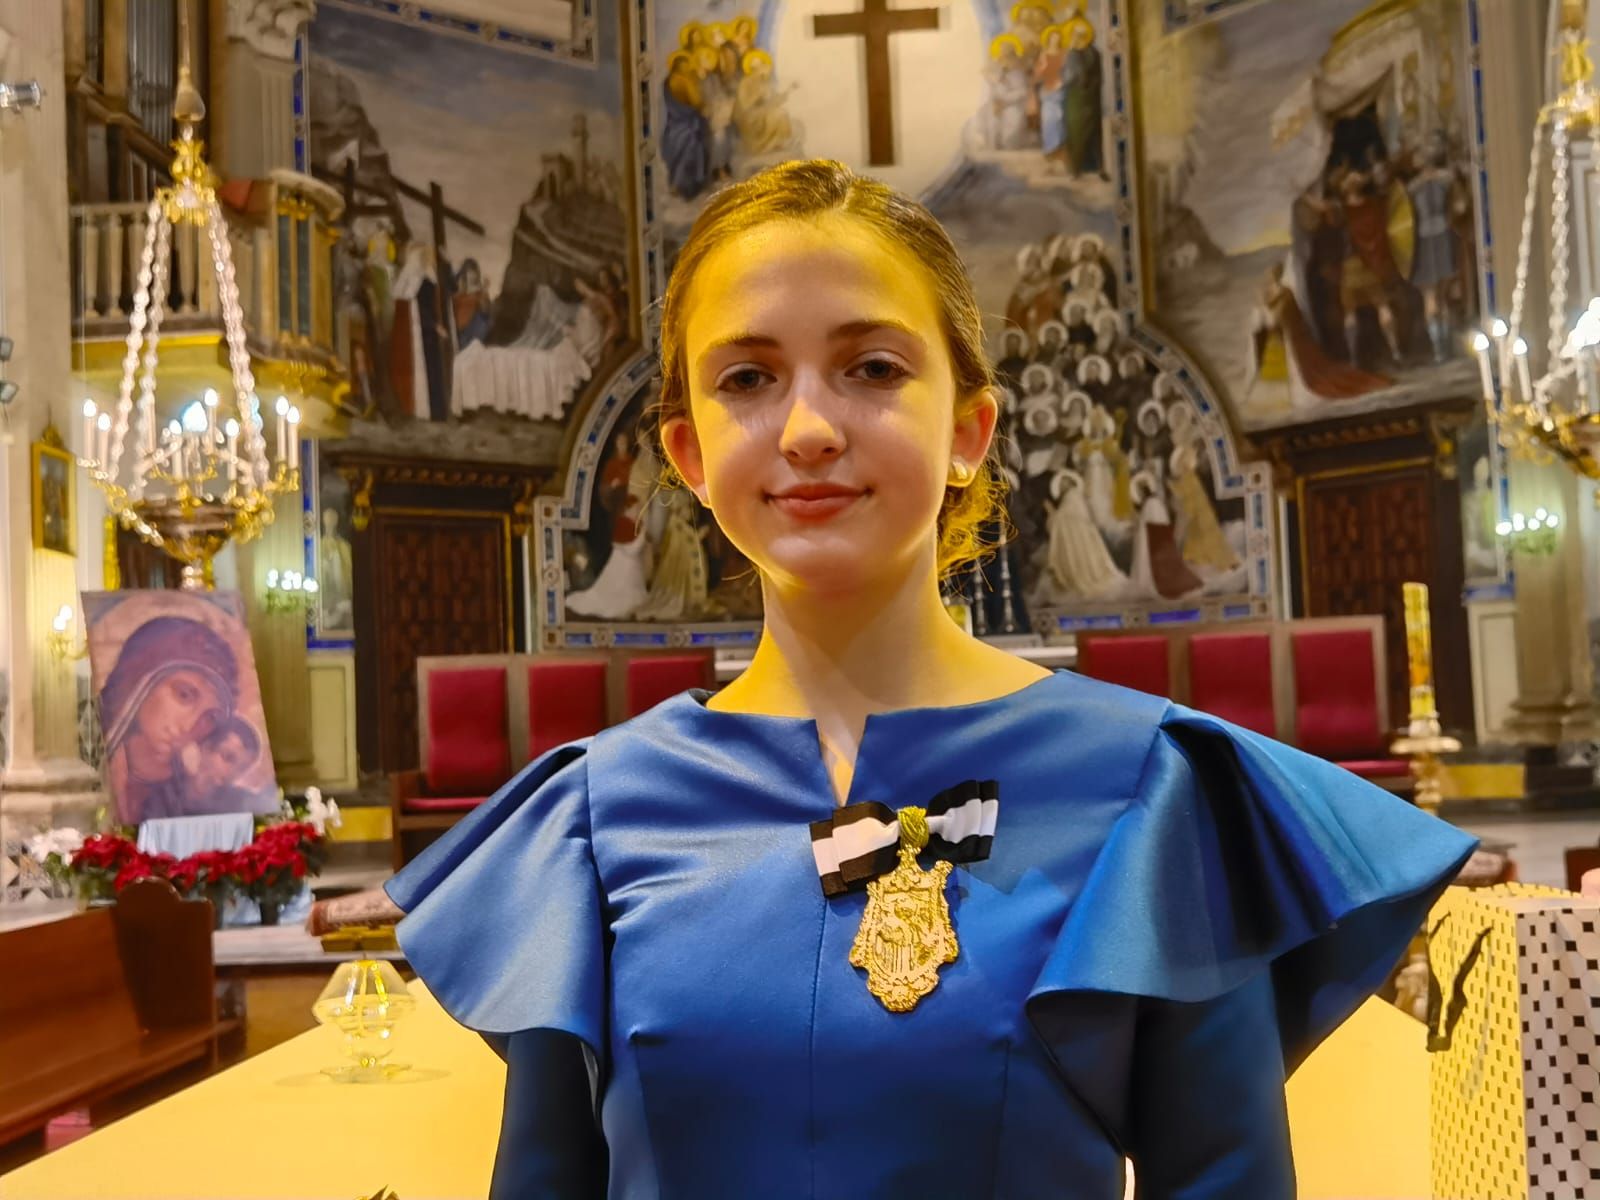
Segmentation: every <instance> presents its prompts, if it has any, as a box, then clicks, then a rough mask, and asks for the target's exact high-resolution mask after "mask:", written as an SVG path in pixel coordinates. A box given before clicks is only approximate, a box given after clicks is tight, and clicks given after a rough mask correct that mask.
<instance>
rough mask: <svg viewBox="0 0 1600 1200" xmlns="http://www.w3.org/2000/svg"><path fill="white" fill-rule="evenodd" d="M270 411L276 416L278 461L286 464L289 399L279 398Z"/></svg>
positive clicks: (287, 456) (287, 455)
mask: <svg viewBox="0 0 1600 1200" xmlns="http://www.w3.org/2000/svg"><path fill="white" fill-rule="evenodd" d="M272 411H273V412H275V413H277V414H278V461H279V462H286V461H287V460H288V458H289V423H288V417H289V398H288V397H287V396H279V397H278V402H277V403H276V404H274V405H273V406H272Z"/></svg>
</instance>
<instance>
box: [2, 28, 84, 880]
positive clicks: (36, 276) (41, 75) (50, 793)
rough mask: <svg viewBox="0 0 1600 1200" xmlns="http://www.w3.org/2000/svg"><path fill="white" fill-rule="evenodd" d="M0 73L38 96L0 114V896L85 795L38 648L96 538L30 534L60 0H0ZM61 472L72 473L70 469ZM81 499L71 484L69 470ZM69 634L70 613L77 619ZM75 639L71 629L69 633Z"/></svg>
mask: <svg viewBox="0 0 1600 1200" xmlns="http://www.w3.org/2000/svg"><path fill="white" fill-rule="evenodd" d="M0 31H3V36H0V75H3V77H4V78H5V79H6V80H8V81H13V82H19V83H21V82H26V81H28V80H32V79H37V80H38V81H39V82H40V83H41V84H42V85H43V87H44V103H43V105H42V107H41V108H40V109H38V110H34V111H28V112H25V113H22V114H20V115H19V114H10V115H5V114H0V334H4V335H5V336H7V337H9V338H10V339H12V345H13V350H12V354H11V360H10V362H8V363H5V364H4V366H3V370H4V375H5V378H6V379H7V380H9V381H10V382H13V383H15V384H17V387H18V391H17V394H16V397H15V398H14V399H13V401H12V402H11V404H10V405H9V406H8V407H7V412H6V433H5V435H4V436H3V438H0V490H3V495H4V506H3V511H4V516H3V517H0V559H3V561H0V586H3V594H0V674H3V675H4V676H5V688H4V701H3V714H0V723H3V726H4V734H5V736H4V743H5V757H4V759H3V761H0V842H3V843H4V849H5V857H4V859H3V860H0V882H3V883H4V885H5V887H4V890H3V891H0V898H7V897H9V898H11V899H15V898H17V897H16V894H15V893H16V889H17V888H18V886H19V885H20V882H21V881H20V880H19V877H18V874H17V870H18V863H17V858H16V854H17V848H18V842H19V840H20V838H22V837H25V836H26V835H27V834H28V833H30V832H32V831H34V830H36V829H39V828H43V827H46V826H48V825H50V824H52V823H60V824H76V825H80V826H81V825H82V824H84V823H86V821H87V819H88V818H89V817H90V816H92V814H93V811H94V809H95V808H96V806H97V805H98V803H99V795H98V786H99V785H98V781H97V780H96V778H95V774H94V772H93V770H91V769H90V768H89V767H88V766H86V765H85V764H84V763H83V762H82V761H81V760H80V759H79V757H78V720H77V699H78V683H77V673H78V666H77V664H76V663H75V662H74V661H73V660H72V659H70V658H58V657H57V656H56V655H54V654H52V652H51V650H50V647H49V638H48V634H49V631H50V623H51V619H52V618H53V617H54V616H55V614H56V613H57V612H58V611H59V609H60V607H61V606H62V605H63V604H66V605H70V606H71V607H72V608H73V610H74V612H75V613H76V612H77V611H78V610H79V607H80V606H79V601H78V584H79V582H80V577H79V572H80V570H82V569H84V563H85V561H86V559H85V556H87V561H88V563H89V565H90V566H91V567H92V568H93V574H92V575H84V576H83V577H82V579H83V581H84V582H89V581H93V582H94V583H95V584H96V585H97V584H98V580H99V578H100V575H99V547H98V545H97V544H90V545H83V544H81V543H82V537H81V533H80V537H79V542H80V544H79V546H78V547H77V551H78V557H77V558H76V559H74V558H70V557H68V556H66V555H62V554H57V553H55V552H53V551H47V550H40V549H36V548H35V547H34V544H33V494H32V464H31V446H32V443H33V442H35V441H36V440H38V439H39V437H40V435H41V434H43V432H44V430H45V428H46V426H48V425H51V424H53V425H54V426H55V428H56V429H57V431H59V432H60V433H61V435H62V436H63V438H65V439H66V442H67V445H68V447H69V448H70V449H74V450H75V449H77V448H78V447H77V445H76V443H77V440H78V437H79V436H80V435H79V433H78V429H77V422H76V421H75V420H74V416H75V413H76V411H77V410H76V407H75V405H74V403H73V396H74V394H75V389H74V387H73V383H72V360H71V345H72V312H71V298H70V281H69V279H68V276H67V272H66V270H65V264H66V263H67V262H68V261H69V258H68V255H67V238H68V209H67V135H66V107H65V104H64V100H63V97H62V94H61V81H62V79H63V78H64V77H65V76H64V71H65V61H64V45H63V39H64V26H63V12H62V6H61V5H59V4H40V3H37V2H36V0H0ZM74 474H75V475H77V472H76V470H75V471H74ZM75 486H76V490H77V492H78V498H79V500H80V501H81V500H82V498H83V496H82V494H83V489H84V486H85V483H84V480H83V479H82V477H81V476H78V477H77V478H76V479H75ZM78 630H79V631H81V621H80V622H79V623H78ZM79 636H80V637H81V632H80V633H79Z"/></svg>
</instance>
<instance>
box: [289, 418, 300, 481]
mask: <svg viewBox="0 0 1600 1200" xmlns="http://www.w3.org/2000/svg"><path fill="white" fill-rule="evenodd" d="M289 469H290V470H291V471H298V470H299V469H300V410H299V409H298V408H295V407H292V406H291V407H290V409H289Z"/></svg>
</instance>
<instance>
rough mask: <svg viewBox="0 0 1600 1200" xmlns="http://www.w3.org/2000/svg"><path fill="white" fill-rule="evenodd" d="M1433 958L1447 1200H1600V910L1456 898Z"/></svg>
mask: <svg viewBox="0 0 1600 1200" xmlns="http://www.w3.org/2000/svg"><path fill="white" fill-rule="evenodd" d="M1428 958H1429V969H1430V972H1431V976H1432V978H1431V981H1430V988H1429V1004H1428V1009H1429V1014H1428V1015H1429V1020H1428V1049H1429V1051H1430V1052H1431V1057H1430V1060H1429V1061H1430V1067H1431V1070H1430V1081H1429V1084H1430V1091H1431V1113H1430V1123H1431V1127H1432V1130H1431V1131H1432V1164H1433V1169H1432V1175H1433V1195H1434V1197H1435V1198H1436V1200H1512V1198H1517V1200H1520V1198H1521V1197H1524V1196H1526V1197H1528V1200H1600V1037H1597V1033H1596V1031H1597V1027H1600V900H1593V899H1584V898H1582V897H1580V896H1577V895H1574V894H1573V893H1571V892H1563V891H1559V890H1557V889H1555V888H1545V887H1534V886H1531V885H1524V884H1515V883H1512V884H1500V885H1498V886H1496V887H1489V888H1461V887H1453V888H1450V889H1449V890H1448V891H1447V892H1446V893H1445V894H1444V896H1443V897H1442V898H1441V899H1440V900H1439V902H1438V904H1437V905H1435V906H1434V909H1433V912H1432V913H1431V914H1430V915H1429V918H1428Z"/></svg>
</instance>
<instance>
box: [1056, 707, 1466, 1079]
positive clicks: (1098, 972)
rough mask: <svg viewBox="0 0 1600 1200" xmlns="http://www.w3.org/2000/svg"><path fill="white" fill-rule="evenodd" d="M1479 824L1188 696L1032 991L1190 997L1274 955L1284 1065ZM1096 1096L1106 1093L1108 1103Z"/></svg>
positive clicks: (1397, 935) (1329, 1021)
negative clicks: (1216, 713)
mask: <svg viewBox="0 0 1600 1200" xmlns="http://www.w3.org/2000/svg"><path fill="white" fill-rule="evenodd" d="M1476 844H1477V840H1476V839H1475V838H1473V837H1471V836H1470V835H1468V834H1466V833H1463V832H1461V831H1460V830H1458V829H1456V828H1454V827H1453V826H1451V825H1448V824H1446V823H1445V822H1443V821H1440V820H1437V819H1435V818H1433V817H1430V816H1428V815H1427V814H1425V813H1423V812H1422V811H1420V810H1419V809H1417V808H1415V807H1414V806H1412V805H1411V804H1409V803H1407V802H1406V801H1405V800H1403V799H1401V798H1399V797H1397V796H1394V795H1392V794H1390V793H1388V792H1385V791H1383V790H1382V789H1381V788H1378V787H1375V786H1373V785H1371V784H1369V783H1366V782H1365V781H1363V780H1361V779H1358V778H1357V777H1356V776H1354V775H1351V774H1350V773H1348V772H1346V771H1344V770H1343V769H1341V768H1339V767H1336V766H1334V765H1332V764H1331V763H1328V762H1326V761H1324V760H1322V759H1318V758H1314V757H1312V756H1310V755H1308V754H1305V753H1302V752H1301V751H1298V750H1295V749H1293V748H1291V747H1289V746H1285V745H1283V744H1281V743H1278V742H1275V741H1272V740H1270V739H1268V738H1264V737H1261V736H1259V735H1258V734H1255V733H1251V732H1249V731H1248V730H1245V729H1241V728H1239V727H1237V726H1234V725H1231V724H1229V723H1228V722H1225V721H1221V720H1218V719H1216V718H1214V717H1209V716H1206V715H1205V714H1203V713H1199V712H1196V711H1194V710H1192V709H1188V708H1184V707H1182V706H1180V705H1172V706H1170V707H1169V708H1168V710H1167V711H1166V713H1165V714H1164V715H1163V718H1162V720H1161V722H1160V726H1159V728H1158V730H1157V732H1156V735H1155V739H1154V742H1153V743H1152V745H1151V747H1150V750H1149V757H1148V760H1147V761H1146V764H1145V766H1144V769H1143V772H1142V776H1141V780H1140V785H1139V789H1138V794H1137V795H1136V796H1135V797H1134V798H1133V800H1132V802H1131V803H1130V805H1129V807H1128V809H1127V810H1126V812H1124V813H1123V815H1122V816H1121V817H1120V818H1118V820H1117V822H1116V823H1115V825H1114V826H1113V828H1112V830H1111V833H1110V836H1109V837H1108V838H1107V840H1106V843H1105V846H1104V847H1103V849H1102V850H1101V851H1100V854H1099V856H1098V858H1097V859H1096V861H1095V863H1094V865H1093V867H1092V868H1091V870H1090V873H1089V876H1088V878H1087V880H1086V881H1085V883H1084V886H1083V889H1082V891H1081V892H1080V893H1079V895H1078V896H1077V897H1076V899H1075V900H1074V902H1073V906H1072V909H1071V911H1070V912H1069V913H1068V915H1067V918H1066V921H1065V924H1064V925H1063V926H1062V929H1061V931H1060V933H1059V935H1058V937H1057V940H1056V942H1055V945H1054V947H1053V950H1052V952H1051V954H1050V956H1049V958H1048V961H1047V962H1046V964H1045V967H1044V969H1043V970H1042V971H1041V973H1040V975H1039V977H1038V980H1037V982H1036V983H1035V985H1034V987H1033V990H1032V992H1031V994H1030V997H1029V1009H1030V1013H1033V1014H1035V1016H1036V1024H1038V1020H1037V1007H1038V1004H1039V1002H1040V1001H1042V1000H1043V999H1044V998H1045V997H1049V996H1059V997H1062V998H1065V997H1068V996H1071V995H1072V994H1078V995H1079V996H1080V997H1081V998H1083V999H1084V1000H1085V1001H1089V1000H1090V997H1089V995H1087V994H1098V995H1099V996H1100V999H1099V1000H1093V1001H1092V1002H1091V1003H1090V1005H1089V1006H1090V1007H1092V1008H1094V1009H1096V1010H1104V1009H1105V1008H1106V1006H1107V1005H1108V1004H1112V1005H1113V1006H1114V1002H1113V1001H1112V999H1111V997H1110V996H1109V995H1108V994H1121V995H1125V996H1138V997H1148V998H1152V999H1155V1000H1164V1001H1178V1002H1188V1003H1195V1002H1200V1001H1207V1000H1214V999H1216V998H1218V997H1221V996H1224V995H1226V994H1227V993H1229V992H1232V991H1234V990H1235V989H1237V988H1239V987H1240V986H1241V985H1242V984H1244V983H1246V982H1247V981H1250V980H1252V979H1253V978H1255V977H1256V976H1258V975H1260V974H1261V973H1263V972H1269V971H1270V973H1271V974H1270V980H1271V984H1272V992H1273V995H1274V998H1275V1007H1276V1015H1277V1026H1278V1035H1279V1041H1280V1046H1281V1050H1282V1062H1283V1068H1284V1070H1285V1072H1289V1071H1293V1070H1294V1068H1295V1067H1297V1066H1298V1065H1299V1064H1300V1063H1301V1062H1302V1061H1303V1060H1304V1059H1305V1057H1306V1056H1307V1055H1308V1054H1309V1053H1310V1052H1311V1050H1312V1049H1314V1048H1315V1047H1316V1045H1317V1044H1318V1043H1319V1042H1321V1041H1322V1040H1323V1038H1325V1037H1326V1036H1327V1035H1328V1034H1329V1033H1331V1032H1332V1031H1333V1030H1334V1029H1335V1028H1337V1027H1338V1025H1339V1024H1340V1023H1341V1022H1343V1021H1344V1019H1345V1018H1346V1017H1348V1016H1349V1015H1350V1014H1351V1012H1353V1011H1354V1010H1355V1008H1356V1007H1357V1005H1359V1004H1360V1003H1361V1001H1362V1000H1363V999H1364V998H1365V997H1366V996H1368V995H1370V994H1371V993H1372V992H1373V991H1374V990H1375V989H1376V988H1378V987H1379V986H1381V984H1382V983H1383V980H1384V979H1385V977H1386V976H1387V974H1388V972H1389V971H1390V969H1391V968H1392V967H1393V966H1394V965H1395V963H1396V962H1397V961H1398V960H1399V958H1400V956H1401V954H1403V953H1404V951H1405V948H1406V946H1407V944H1408V943H1409V941H1410V939H1411V938H1412V936H1413V935H1414V934H1415V933H1416V932H1417V930H1418V929H1419V928H1420V927H1421V925H1422V923H1423V921H1424V920H1425V918H1426V915H1427V912H1428V909H1429V907H1430V905H1432V903H1433V901H1434V900H1435V899H1436V898H1437V897H1438V896H1439V894H1440V893H1441V892H1443V890H1444V889H1445V887H1447V886H1448V885H1449V883H1450V881H1451V880H1452V879H1453V878H1454V877H1455V875H1456V873H1457V872H1458V871H1459V870H1460V868H1461V866H1462V865H1463V864H1464V863H1465V862H1466V860H1467V858H1468V857H1469V856H1470V855H1471V853H1472V851H1473V848H1474V847H1475V846H1476ZM1097 1107H1098V1106H1097Z"/></svg>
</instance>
